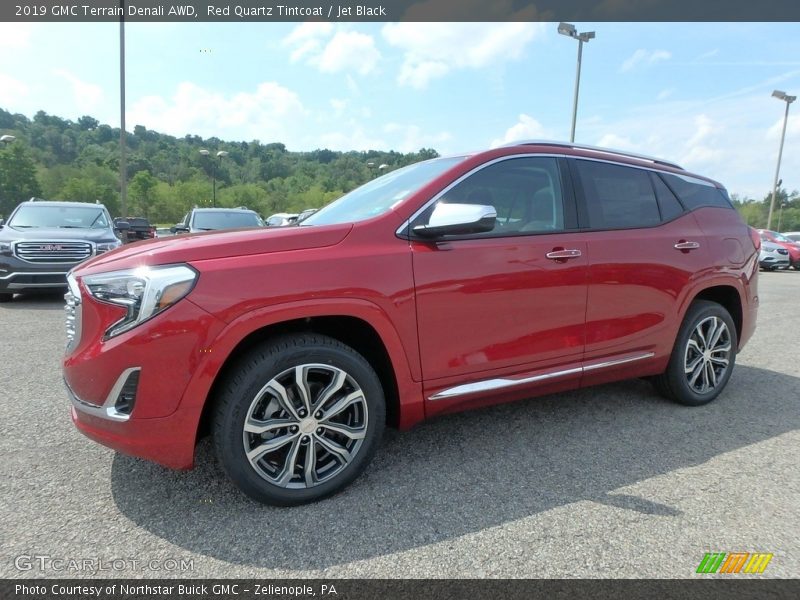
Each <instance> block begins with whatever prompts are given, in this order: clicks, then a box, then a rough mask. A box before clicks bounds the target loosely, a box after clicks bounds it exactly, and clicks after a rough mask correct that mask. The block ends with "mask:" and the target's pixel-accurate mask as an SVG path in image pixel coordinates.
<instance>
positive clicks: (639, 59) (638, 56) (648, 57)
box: [619, 48, 672, 73]
mask: <svg viewBox="0 0 800 600" xmlns="http://www.w3.org/2000/svg"><path fill="white" fill-rule="evenodd" d="M670 58H672V54H671V53H670V52H667V51H666V50H645V49H644V48H639V49H638V50H637V51H636V52H634V53H633V54H631V55H630V56H629V57H628V58H627V59H625V61H624V62H623V63H622V65H621V66H620V68H619V71H620V73H626V72H627V71H630V70H632V69H634V68H636V67H638V66H639V65H644V66H647V65H653V64H655V63H657V62H660V61H663V60H669V59H670Z"/></svg>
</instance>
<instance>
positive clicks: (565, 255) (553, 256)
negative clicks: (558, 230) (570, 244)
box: [545, 250, 581, 260]
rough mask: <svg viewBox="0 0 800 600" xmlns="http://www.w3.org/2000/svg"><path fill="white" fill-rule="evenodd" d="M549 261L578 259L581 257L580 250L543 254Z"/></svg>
mask: <svg viewBox="0 0 800 600" xmlns="http://www.w3.org/2000/svg"><path fill="white" fill-rule="evenodd" d="M545 256H546V257H547V258H549V259H550V260H567V259H569V258H578V257H579V256H581V251H580V250H553V251H552V252H548V253H547V254H545Z"/></svg>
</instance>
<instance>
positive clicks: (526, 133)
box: [490, 114, 553, 148]
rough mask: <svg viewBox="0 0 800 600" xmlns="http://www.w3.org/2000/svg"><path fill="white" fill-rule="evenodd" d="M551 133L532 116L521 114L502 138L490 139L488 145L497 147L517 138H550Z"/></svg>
mask: <svg viewBox="0 0 800 600" xmlns="http://www.w3.org/2000/svg"><path fill="white" fill-rule="evenodd" d="M552 138H553V134H552V132H551V131H550V130H548V129H546V128H545V127H544V126H543V125H542V124H541V123H540V122H539V121H537V120H536V119H534V118H533V117H531V116H529V115H526V114H521V115H520V116H519V119H518V120H517V122H516V123H515V124H514V125H512V126H511V127H509V128H508V129H507V130H506V132H505V134H504V135H503V137H502V138H499V139H496V140H492V143H491V144H490V146H491V147H492V148H497V147H498V146H502V145H503V144H509V143H511V142H516V141H519V140H536V139H539V140H541V139H552Z"/></svg>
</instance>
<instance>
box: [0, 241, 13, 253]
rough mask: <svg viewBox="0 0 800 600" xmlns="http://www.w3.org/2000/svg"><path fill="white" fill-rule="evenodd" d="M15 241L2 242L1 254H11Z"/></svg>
mask: <svg viewBox="0 0 800 600" xmlns="http://www.w3.org/2000/svg"><path fill="white" fill-rule="evenodd" d="M13 246H14V242H0V254H11V249H12V248H13Z"/></svg>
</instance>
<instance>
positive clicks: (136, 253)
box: [78, 223, 353, 275]
mask: <svg viewBox="0 0 800 600" xmlns="http://www.w3.org/2000/svg"><path fill="white" fill-rule="evenodd" d="M352 228H353V226H352V224H350V223H347V224H344V225H328V226H320V227H285V228H280V229H278V228H275V229H270V228H263V229H238V230H237V229H231V230H225V231H217V232H204V233H193V234H182V235H176V236H172V237H169V238H162V239H155V240H146V241H142V242H136V243H134V244H128V245H126V246H122V247H121V248H117V249H116V250H113V251H111V252H106V253H105V254H101V255H100V256H98V257H96V258H93V259H91V260H89V261H87V262H85V263H83V264H82V265H81V266H80V267H79V268H78V274H79V275H88V274H90V273H97V272H103V271H111V270H118V269H130V268H136V267H141V266H145V265H148V266H152V265H166V264H173V263H184V262H185V263H191V262H194V261H200V260H211V259H217V258H230V257H235V256H249V255H254V254H264V253H267V252H288V251H291V250H303V249H310V248H322V247H325V246H333V245H335V244H338V243H339V242H341V241H342V240H344V238H345V237H347V234H348V233H350V231H351V230H352Z"/></svg>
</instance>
